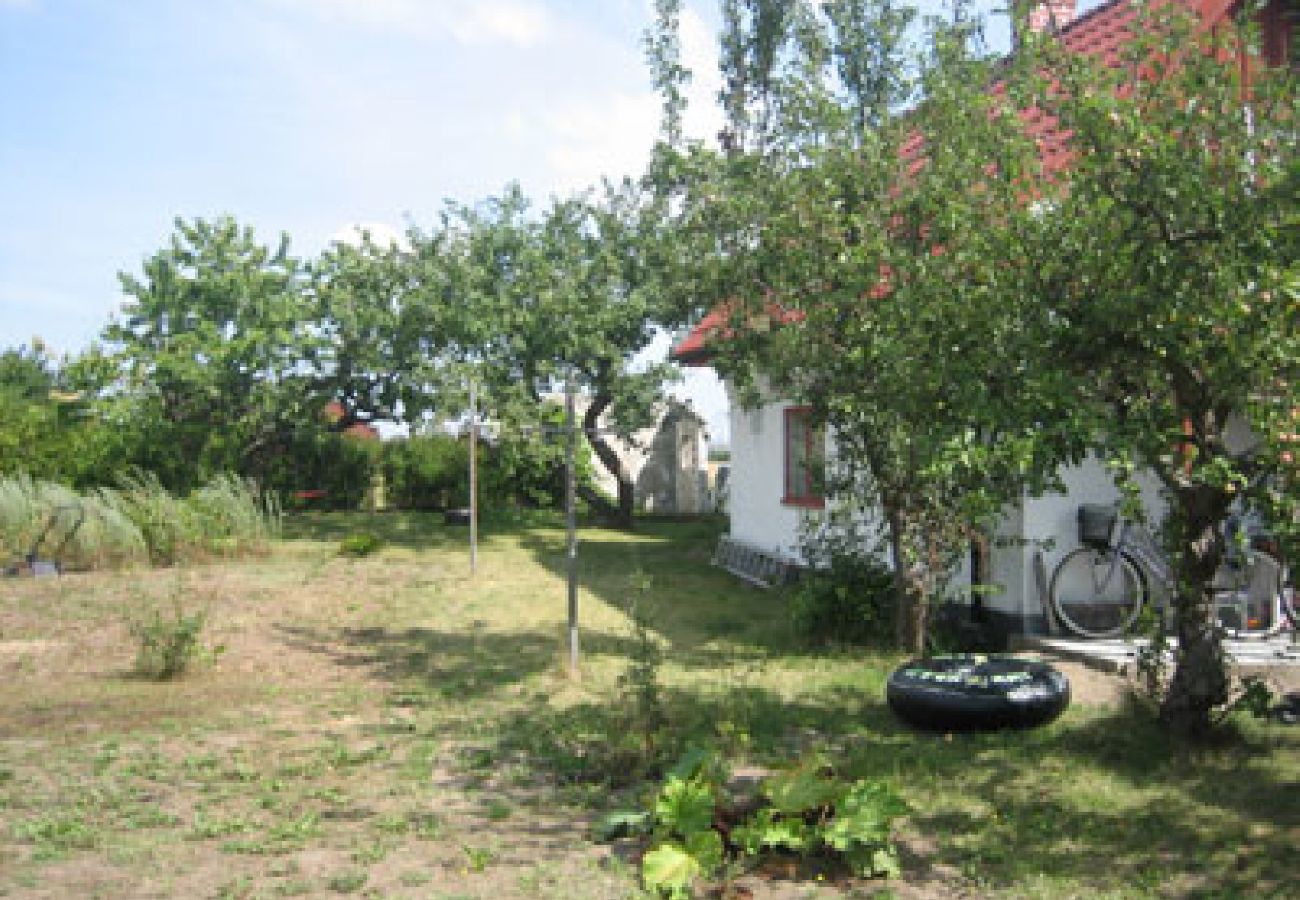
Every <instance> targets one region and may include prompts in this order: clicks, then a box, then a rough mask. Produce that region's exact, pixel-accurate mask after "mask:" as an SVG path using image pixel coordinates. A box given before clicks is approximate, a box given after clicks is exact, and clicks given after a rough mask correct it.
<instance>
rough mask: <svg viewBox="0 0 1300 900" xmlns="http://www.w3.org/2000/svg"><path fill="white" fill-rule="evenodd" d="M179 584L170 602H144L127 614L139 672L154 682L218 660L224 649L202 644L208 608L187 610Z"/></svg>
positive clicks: (144, 599) (140, 601)
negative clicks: (194, 666) (216, 658)
mask: <svg viewBox="0 0 1300 900" xmlns="http://www.w3.org/2000/svg"><path fill="white" fill-rule="evenodd" d="M182 591H183V587H182V586H181V585H180V584H179V583H178V584H177V586H176V588H175V590H174V591H173V592H172V595H171V598H170V602H167V603H163V602H159V601H154V600H151V599H148V598H140V599H139V600H138V602H137V608H136V609H133V610H131V611H130V612H128V614H127V630H128V631H129V632H130V634H131V637H132V638H134V640H135V643H136V656H135V670H136V672H137V673H138V674H140V675H142V676H144V677H146V678H150V679H153V680H154V681H168V680H171V679H173V678H178V677H180V676H181V675H183V674H185V672H187V671H188V670H189V669H190V668H191V667H192V666H193V665H194V664H196V663H198V662H200V661H207V660H211V659H214V658H215V657H216V656H218V655H220V653H221V652H222V650H223V648H222V647H215V648H208V647H205V646H204V644H203V643H202V641H201V637H202V634H203V629H204V627H205V626H206V625H207V623H208V613H207V610H206V609H205V608H202V606H200V608H197V609H191V610H187V609H186V608H185V604H184V602H183V601H182V600H181V594H182Z"/></svg>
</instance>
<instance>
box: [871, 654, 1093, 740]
mask: <svg viewBox="0 0 1300 900" xmlns="http://www.w3.org/2000/svg"><path fill="white" fill-rule="evenodd" d="M885 696H886V699H887V700H888V702H889V707H890V709H892V710H893V711H894V712H895V713H896V714H897V715H898V716H899V717H900V718H902V719H904V720H906V721H908V722H910V723H912V724H913V725H918V726H920V727H922V728H930V729H935V730H939V731H973V730H981V729H992V728H1031V727H1033V726H1036V725H1043V724H1045V723H1047V722H1050V721H1052V720H1053V719H1055V718H1056V717H1057V716H1059V715H1060V714H1061V713H1062V712H1063V711H1064V710H1065V708H1066V706H1068V705H1069V703H1070V682H1069V680H1068V679H1067V678H1066V677H1065V675H1063V674H1062V673H1061V672H1059V671H1058V670H1057V669H1055V668H1053V667H1052V666H1050V665H1048V664H1047V663H1044V662H1039V661H1038V660H1032V659H1019V658H1017V657H1014V656H978V655H969V654H964V655H958V656H935V657H930V658H927V659H914V660H910V661H909V662H906V663H904V664H903V665H902V666H899V667H898V668H897V669H896V670H894V672H893V674H892V675H890V676H889V681H888V683H887V685H886V688H885Z"/></svg>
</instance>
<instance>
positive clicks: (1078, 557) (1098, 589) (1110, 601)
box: [1047, 547, 1147, 638]
mask: <svg viewBox="0 0 1300 900" xmlns="http://www.w3.org/2000/svg"><path fill="white" fill-rule="evenodd" d="M1047 593H1048V598H1049V600H1050V602H1051V604H1052V609H1053V610H1055V612H1056V616H1057V618H1059V619H1060V620H1061V624H1063V625H1064V626H1065V627H1066V628H1068V629H1069V630H1070V631H1072V632H1074V633H1075V634H1077V635H1080V636H1081V637H1090V638H1106V637H1116V636H1118V635H1121V634H1123V633H1124V632H1126V631H1128V630H1129V628H1131V627H1132V626H1133V623H1134V622H1135V621H1136V620H1137V617H1138V613H1140V612H1141V611H1142V603H1143V601H1145V600H1146V593H1147V590H1146V579H1145V578H1143V576H1142V570H1141V569H1140V568H1139V567H1138V565H1137V563H1136V562H1134V561H1133V558H1132V557H1131V556H1129V555H1128V554H1127V553H1123V552H1120V553H1119V555H1118V558H1117V557H1116V551H1114V550H1092V549H1089V548H1087V547H1081V548H1080V549H1078V550H1075V551H1074V552H1073V553H1070V554H1068V555H1067V556H1066V557H1065V558H1064V559H1062V560H1061V562H1060V564H1059V565H1058V566H1057V567H1056V571H1055V572H1053V573H1052V584H1051V586H1050V587H1049V588H1048V591H1047Z"/></svg>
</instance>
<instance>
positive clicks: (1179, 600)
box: [1160, 485, 1229, 738]
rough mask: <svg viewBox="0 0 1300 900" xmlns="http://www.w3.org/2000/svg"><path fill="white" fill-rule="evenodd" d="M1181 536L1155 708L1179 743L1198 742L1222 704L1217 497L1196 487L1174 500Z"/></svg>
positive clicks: (1223, 503) (1221, 499) (1222, 509)
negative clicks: (1165, 670)
mask: <svg viewBox="0 0 1300 900" xmlns="http://www.w3.org/2000/svg"><path fill="white" fill-rule="evenodd" d="M1175 502H1176V503H1177V504H1178V506H1179V508H1180V513H1181V518H1182V525H1183V528H1184V531H1183V533H1182V534H1181V535H1180V543H1181V544H1182V560H1181V564H1180V566H1179V572H1178V585H1177V588H1176V590H1175V591H1174V597H1173V603H1174V636H1175V637H1176V638H1177V640H1178V646H1177V648H1176V649H1175V651H1174V674H1173V678H1172V679H1171V681H1170V683H1169V688H1168V690H1167V691H1166V693H1165V697H1164V700H1163V702H1162V703H1161V706H1160V720H1161V722H1162V723H1164V725H1165V726H1166V727H1167V728H1169V730H1170V731H1173V732H1175V733H1176V734H1180V735H1182V736H1184V737H1190V738H1198V737H1204V736H1205V735H1206V734H1208V733H1209V732H1210V730H1211V729H1212V727H1213V724H1214V722H1213V713H1214V710H1215V709H1216V708H1218V707H1220V706H1222V705H1223V704H1224V703H1226V702H1227V701H1228V687H1229V682H1228V670H1227V660H1226V658H1225V657H1224V653H1223V643H1222V641H1221V640H1220V635H1219V630H1218V623H1217V622H1216V618H1217V613H1216V610H1215V608H1214V575H1215V572H1217V571H1218V568H1219V564H1220V563H1221V562H1222V560H1223V551H1224V546H1223V535H1222V534H1221V532H1220V528H1219V524H1220V523H1221V522H1222V520H1223V518H1224V516H1225V515H1226V513H1227V509H1228V505H1229V504H1228V497H1227V495H1226V494H1224V493H1223V491H1221V490H1219V489H1216V488H1210V487H1206V486H1204V485H1198V486H1196V487H1193V488H1184V489H1182V490H1180V491H1178V492H1177V493H1176V495H1175Z"/></svg>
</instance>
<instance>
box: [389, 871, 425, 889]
mask: <svg viewBox="0 0 1300 900" xmlns="http://www.w3.org/2000/svg"><path fill="white" fill-rule="evenodd" d="M397 880H398V881H400V882H401V883H402V886H403V887H420V886H421V885H426V884H428V883H429V882H430V881H433V876H432V875H430V874H429V873H428V872H426V871H425V870H424V869H409V870H407V871H405V872H403V873H402V874H401V875H400V876H398V879H397Z"/></svg>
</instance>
